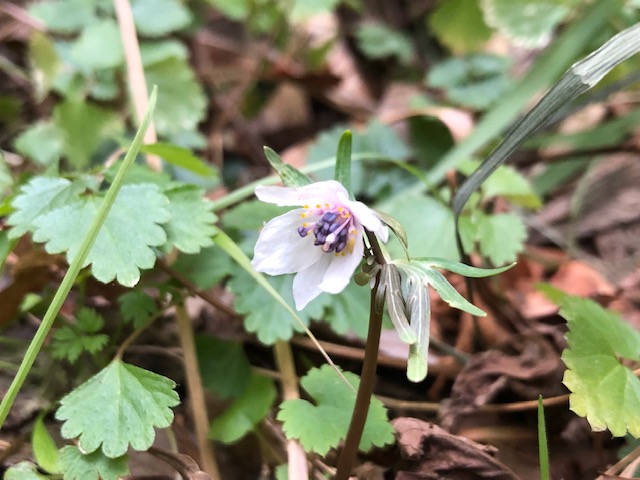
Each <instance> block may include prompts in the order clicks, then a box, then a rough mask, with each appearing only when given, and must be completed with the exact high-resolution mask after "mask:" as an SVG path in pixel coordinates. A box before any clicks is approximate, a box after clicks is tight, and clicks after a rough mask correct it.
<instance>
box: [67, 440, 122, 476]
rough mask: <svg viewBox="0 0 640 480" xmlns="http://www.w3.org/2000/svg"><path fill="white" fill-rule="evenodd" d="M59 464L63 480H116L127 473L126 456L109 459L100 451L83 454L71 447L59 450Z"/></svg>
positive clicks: (76, 448)
mask: <svg viewBox="0 0 640 480" xmlns="http://www.w3.org/2000/svg"><path fill="white" fill-rule="evenodd" d="M60 462H61V463H62V466H63V468H64V480H118V479H119V478H121V477H123V476H125V475H127V474H128V473H129V465H128V463H127V462H128V458H127V456H126V455H122V456H120V457H117V458H109V457H107V456H105V455H104V454H103V453H102V452H101V451H100V450H96V451H95V452H91V453H87V454H85V453H82V452H81V451H80V449H79V448H78V447H75V446H71V445H67V446H66V447H64V448H63V449H62V450H60Z"/></svg>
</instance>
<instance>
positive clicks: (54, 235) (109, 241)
mask: <svg viewBox="0 0 640 480" xmlns="http://www.w3.org/2000/svg"><path fill="white" fill-rule="evenodd" d="M102 201H103V197H102V196H98V195H96V196H85V197H82V198H81V199H79V200H77V201H76V202H75V203H73V204H70V205H66V206H63V207H62V208H58V209H55V210H52V211H50V212H48V213H46V214H44V215H41V216H40V217H39V218H38V219H37V220H36V221H35V222H34V223H35V225H36V228H35V230H34V233H33V239H34V241H36V242H43V243H46V245H45V249H46V250H47V252H49V253H61V252H67V259H68V261H69V263H71V262H72V261H73V259H74V257H75V255H76V254H77V252H78V248H79V247H80V242H81V241H82V238H83V236H84V235H85V233H86V232H87V231H88V229H89V227H90V225H91V223H92V222H93V219H94V218H95V216H96V214H97V212H98V209H99V208H100V204H101V203H102ZM167 204H168V200H167V197H165V196H164V195H162V193H161V192H160V189H159V188H158V187H157V186H156V185H150V184H140V185H124V186H123V187H122V189H121V190H120V193H119V195H118V196H117V197H116V199H115V201H114V203H113V207H112V208H111V210H110V211H109V215H108V216H107V218H106V220H105V222H104V224H103V226H102V228H101V229H100V231H99V233H98V236H97V238H96V241H95V244H94V245H93V247H92V249H91V251H90V252H89V255H88V256H87V259H86V261H85V263H84V266H85V267H86V266H87V265H91V270H92V273H93V276H94V277H95V278H96V279H98V280H100V281H101V282H104V283H108V282H111V281H113V280H114V279H116V280H117V281H118V283H120V284H121V285H124V286H127V287H132V286H134V285H135V284H136V283H138V280H140V269H148V268H151V267H153V265H154V264H155V260H156V255H155V253H154V251H153V250H152V249H151V247H153V246H160V245H163V244H164V243H165V242H166V239H167V236H166V234H165V231H164V230H163V229H162V227H161V226H160V224H162V223H165V222H167V221H168V220H169V219H170V213H169V211H168V210H167V208H166V206H167Z"/></svg>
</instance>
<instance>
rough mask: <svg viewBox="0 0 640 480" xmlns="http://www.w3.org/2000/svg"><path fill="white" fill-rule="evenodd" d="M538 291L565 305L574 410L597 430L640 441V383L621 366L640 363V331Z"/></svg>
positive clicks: (552, 292)
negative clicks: (625, 361)
mask: <svg viewBox="0 0 640 480" xmlns="http://www.w3.org/2000/svg"><path fill="white" fill-rule="evenodd" d="M538 288H539V289H540V290H542V292H543V293H545V295H547V297H549V298H550V299H551V301H553V302H554V303H556V304H557V305H559V306H560V307H561V308H560V315H562V317H564V318H565V319H566V320H567V325H568V327H569V332H568V333H567V335H566V339H567V344H568V348H566V349H565V350H564V352H563V353H562V361H563V362H564V363H565V365H566V366H567V370H566V371H565V374H564V379H563V383H564V384H565V385H566V386H567V388H568V389H569V390H570V391H571V396H570V397H569V402H570V408H571V410H573V411H574V412H575V413H576V414H577V415H579V416H581V417H586V418H587V421H588V422H589V424H590V425H591V428H592V429H593V430H596V431H601V430H605V429H609V431H611V433H612V434H613V436H615V437H622V436H624V435H626V433H627V432H629V433H630V434H631V435H633V436H634V437H636V438H638V437H640V380H639V379H638V378H637V377H636V376H635V375H634V374H633V372H632V371H631V369H629V368H628V367H626V366H625V365H624V364H623V363H622V360H623V359H627V360H633V361H636V362H637V361H639V360H640V332H638V331H637V330H635V329H634V328H633V327H632V326H631V325H629V324H628V323H626V322H625V321H624V320H622V319H621V318H620V316H619V315H617V314H616V313H614V312H611V311H609V310H606V309H604V308H602V307H601V306H600V305H598V304H597V303H595V302H594V301H592V300H587V299H584V298H580V297H575V296H572V295H567V294H565V293H564V292H561V291H560V290H557V289H555V288H553V287H551V286H549V285H541V286H539V287H538Z"/></svg>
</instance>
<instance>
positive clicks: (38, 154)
mask: <svg viewBox="0 0 640 480" xmlns="http://www.w3.org/2000/svg"><path fill="white" fill-rule="evenodd" d="M14 146H15V149H16V151H17V152H18V153H19V154H21V155H23V156H25V157H28V158H30V159H31V160H33V161H34V162H36V163H38V164H40V165H45V166H46V165H50V164H52V163H53V162H55V161H57V160H58V159H59V158H60V155H61V154H62V150H63V147H64V141H63V138H62V134H61V132H60V130H58V128H57V127H56V126H55V125H54V124H53V123H52V122H50V121H43V122H38V123H34V124H33V125H31V126H30V127H28V128H27V129H26V130H25V131H23V132H22V133H21V134H20V135H18V137H16V139H15V141H14Z"/></svg>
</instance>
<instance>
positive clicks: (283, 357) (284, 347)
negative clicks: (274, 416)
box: [273, 340, 309, 478]
mask: <svg viewBox="0 0 640 480" xmlns="http://www.w3.org/2000/svg"><path fill="white" fill-rule="evenodd" d="M273 351H274V354H275V357H276V364H277V366H278V370H279V371H280V381H281V382H282V397H283V399H284V400H291V399H296V398H300V391H299V390H298V376H297V375H296V367H295V364H294V362H293V353H292V352H291V344H290V343H289V342H284V341H282V340H280V341H278V342H276V344H275V346H274V348H273ZM287 457H288V460H289V472H288V473H289V478H309V472H308V469H307V456H306V454H305V452H304V449H303V448H302V447H301V446H300V444H299V443H298V442H297V441H295V440H288V441H287Z"/></svg>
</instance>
